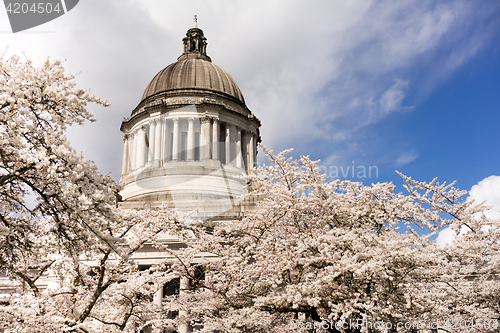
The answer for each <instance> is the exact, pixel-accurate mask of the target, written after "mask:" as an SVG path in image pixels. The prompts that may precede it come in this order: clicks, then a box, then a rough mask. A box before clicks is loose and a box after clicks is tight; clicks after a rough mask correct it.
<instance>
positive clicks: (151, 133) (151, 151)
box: [148, 120, 156, 162]
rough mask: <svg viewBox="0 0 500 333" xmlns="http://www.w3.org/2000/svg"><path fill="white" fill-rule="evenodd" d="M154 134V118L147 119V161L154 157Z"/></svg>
mask: <svg viewBox="0 0 500 333" xmlns="http://www.w3.org/2000/svg"><path fill="white" fill-rule="evenodd" d="M155 134H156V123H155V121H154V120H150V121H149V140H148V142H149V149H148V162H152V161H154V159H155V142H156V140H155Z"/></svg>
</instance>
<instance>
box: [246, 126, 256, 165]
mask: <svg viewBox="0 0 500 333" xmlns="http://www.w3.org/2000/svg"><path fill="white" fill-rule="evenodd" d="M253 146H254V136H253V133H252V132H250V133H248V149H247V151H248V171H250V170H252V169H253V166H254V151H255V149H254V148H253Z"/></svg>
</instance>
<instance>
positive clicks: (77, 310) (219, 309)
mask: <svg viewBox="0 0 500 333" xmlns="http://www.w3.org/2000/svg"><path fill="white" fill-rule="evenodd" d="M88 103H96V104H101V105H107V102H105V101H103V100H101V99H99V98H96V97H94V96H91V95H89V94H88V92H86V91H83V90H80V89H76V88H75V83H74V77H73V76H71V75H66V74H64V70H63V67H62V65H61V63H60V62H57V61H55V62H51V61H49V60H47V61H46V62H45V63H44V64H43V65H42V66H41V67H38V68H37V67H35V66H33V64H32V63H31V62H30V61H29V60H27V61H21V60H20V59H19V58H18V57H15V56H14V57H11V58H10V59H4V57H3V56H2V57H1V58H0V111H1V112H0V198H1V200H0V281H1V282H0V283H4V282H5V281H7V282H8V283H7V284H6V285H3V286H2V287H4V288H5V287H6V286H7V287H8V288H9V290H10V295H9V297H7V298H1V299H0V330H1V329H3V328H5V329H11V330H13V331H14V332H48V331H55V332H121V331H125V332H136V331H137V330H140V329H142V328H147V329H153V330H158V331H161V330H163V329H166V328H170V329H179V327H181V326H182V325H186V323H188V322H189V323H190V324H191V325H192V326H194V327H196V328H197V329H198V330H199V331H200V332H287V331H291V332H298V331H309V332H314V331H316V332H321V331H325V330H326V331H329V332H415V331H416V330H415V329H412V328H411V326H413V327H415V325H414V323H419V324H424V325H429V324H435V323H437V322H438V321H439V326H440V327H441V328H447V326H446V325H447V324H448V325H457V324H458V325H460V326H459V327H458V328H459V330H458V331H461V332H469V331H470V332H472V331H476V330H479V331H482V332H488V331H490V332H494V331H496V330H497V328H498V324H496V326H495V323H496V322H495V321H494V320H498V319H499V311H500V307H499V304H500V302H499V299H498V295H499V292H500V287H499V283H498V278H497V272H498V270H499V267H498V266H499V244H500V243H499V225H498V221H493V220H489V219H487V218H486V217H485V215H484V214H483V213H482V211H483V210H484V209H485V207H483V206H482V205H476V204H475V203H473V202H470V201H467V200H464V199H463V198H464V195H465V194H466V192H465V191H460V190H458V189H456V188H454V184H453V183H452V184H450V185H446V184H439V183H438V182H437V181H436V180H434V181H432V182H430V183H425V182H417V181H414V180H412V179H411V178H409V177H406V176H404V175H401V176H402V177H403V179H404V181H405V184H406V189H407V190H408V195H403V194H400V193H395V192H394V185H392V184H388V183H379V184H372V185H371V186H367V185H363V184H361V183H357V182H350V181H340V180H335V181H333V182H327V181H326V179H325V176H324V175H323V174H321V172H320V170H319V168H318V165H317V164H318V162H317V161H316V162H315V161H311V160H310V159H309V158H308V157H305V156H302V157H301V158H300V159H299V160H293V159H291V158H286V153H287V151H285V152H282V153H280V154H278V155H273V154H272V152H271V151H267V150H266V149H265V148H263V149H264V151H265V153H266V154H267V156H268V157H269V159H270V161H271V165H270V166H262V167H259V168H257V169H256V170H254V172H253V173H252V174H251V175H249V177H248V178H249V179H248V180H249V181H250V182H251V184H252V188H253V191H252V192H251V193H250V195H251V196H255V197H257V198H258V199H259V200H258V203H257V206H256V208H255V209H254V210H252V211H250V212H248V213H247V216H246V217H245V218H243V220H241V221H231V222H220V223H217V224H213V223H208V222H197V223H185V222H186V221H185V219H181V217H180V216H179V214H177V213H176V212H175V211H172V210H169V209H167V208H166V207H160V208H158V209H154V210H142V211H137V210H122V209H118V208H116V203H115V200H116V199H115V195H116V193H117V191H118V190H119V187H118V186H117V185H116V184H115V183H114V182H113V181H112V180H111V179H110V178H109V177H107V176H103V175H101V174H100V173H99V172H98V171H97V168H96V166H95V165H94V164H93V163H92V162H90V161H86V160H84V159H83V157H81V156H78V155H77V154H76V152H75V151H74V150H73V149H72V148H71V147H70V146H69V143H68V141H67V140H66V138H65V137H64V132H65V130H66V129H67V127H68V126H70V125H72V124H82V123H83V122H84V121H86V120H90V121H93V116H92V115H91V114H90V113H89V112H88V111H87V110H86V106H87V104H88ZM181 221H183V223H181ZM448 226H449V227H451V228H453V229H454V230H456V232H457V238H456V240H455V241H454V243H453V244H452V245H450V246H447V247H444V248H440V247H438V246H437V245H436V244H435V243H434V242H433V241H432V240H431V239H432V236H433V235H434V234H435V233H436V232H438V231H439V230H441V229H442V228H445V227H448ZM419 228H422V229H426V230H428V231H429V232H428V233H424V234H423V235H422V232H419V230H418V229H419ZM167 234H170V235H175V236H176V237H177V238H178V242H179V244H184V246H183V247H181V248H179V249H173V248H172V247H170V246H169V244H167V243H166V242H165V237H166V235H167ZM146 247H149V248H156V250H157V251H159V252H161V253H166V254H168V256H166V257H167V259H166V260H164V261H163V262H160V263H158V264H157V265H153V266H152V267H149V268H148V267H141V266H139V265H138V264H137V262H139V261H138V258H140V256H141V255H144V253H142V254H141V251H145V248H146ZM2 275H3V276H4V278H2ZM179 280H180V281H181V283H180V288H181V292H180V294H178V295H177V294H175V295H165V297H164V298H163V300H162V301H161V300H160V302H159V300H158V299H156V300H155V301H154V302H153V299H154V295H155V294H157V292H158V290H160V289H163V286H164V285H165V284H167V285H171V286H172V285H174V284H176V283H177V281H179ZM188 282H189V283H188ZM159 303H161V304H159ZM160 305H161V306H160ZM176 313H177V314H178V315H177V316H175V315H174V314H176ZM488 320H490V322H489V324H490V325H489V327H486V328H485V327H484V324H486V322H487V321H488ZM491 320H493V321H491ZM361 321H363V324H361V325H360V326H359V327H357V326H356V325H354V326H353V325H352V324H351V325H348V326H347V327H346V326H345V325H344V324H345V323H349V322H350V323H354V324H358V323H360V322H361ZM335 323H340V324H341V325H340V326H335ZM377 323H378V326H377ZM380 323H384V324H385V325H383V326H380ZM398 323H402V324H403V326H402V327H400V326H397V325H398ZM406 323H410V328H409V327H405V326H404V324H406ZM464 323H465V324H467V327H462V326H463V324H464ZM389 324H390V326H391V328H390V329H389V326H388V325H389ZM412 324H413V325H412ZM311 325H313V326H311ZM314 325H316V326H315V327H316V328H314ZM481 325H482V326H481ZM370 326H371V327H370ZM321 327H323V328H321ZM426 328H427V326H426ZM447 330H448V331H452V330H453V329H452V328H451V327H448V328H447ZM454 331H457V330H454Z"/></svg>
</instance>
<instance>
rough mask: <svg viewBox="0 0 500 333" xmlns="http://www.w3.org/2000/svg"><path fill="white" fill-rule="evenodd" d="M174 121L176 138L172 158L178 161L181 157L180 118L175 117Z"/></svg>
mask: <svg viewBox="0 0 500 333" xmlns="http://www.w3.org/2000/svg"><path fill="white" fill-rule="evenodd" d="M172 121H173V122H174V135H173V136H174V138H173V140H172V141H173V143H172V160H175V161H177V160H178V159H179V157H178V155H179V118H173V119H172Z"/></svg>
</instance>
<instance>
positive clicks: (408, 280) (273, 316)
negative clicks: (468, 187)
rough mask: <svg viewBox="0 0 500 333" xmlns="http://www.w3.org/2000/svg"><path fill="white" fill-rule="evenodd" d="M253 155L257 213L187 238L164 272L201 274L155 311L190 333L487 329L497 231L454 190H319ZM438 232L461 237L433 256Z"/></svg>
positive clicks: (313, 180) (315, 180) (314, 175)
mask: <svg viewBox="0 0 500 333" xmlns="http://www.w3.org/2000/svg"><path fill="white" fill-rule="evenodd" d="M264 150H265V148H264ZM265 152H266V154H267V155H268V157H269V159H270V161H271V162H272V165H271V166H263V167H260V168H258V169H257V170H256V172H255V173H253V174H252V175H250V177H249V178H250V180H251V181H252V183H253V185H254V188H256V189H255V190H254V192H253V193H252V195H255V196H259V197H260V201H259V203H258V207H257V208H256V209H255V210H254V211H252V212H250V213H249V214H248V216H247V217H246V218H244V219H243V220H242V221H234V222H228V223H221V224H219V225H217V226H216V227H215V230H214V231H213V233H212V232H206V231H204V229H203V228H200V227H199V226H197V227H195V228H193V232H196V234H197V240H198V241H197V242H195V243H189V248H187V249H186V250H184V253H179V254H178V257H179V260H180V261H177V262H175V261H174V262H172V267H173V269H174V270H176V271H177V272H178V274H183V275H184V276H187V277H189V278H191V279H192V280H193V279H194V275H193V274H194V271H193V267H197V266H198V267H199V265H200V262H201V263H202V268H203V272H204V279H203V280H202V281H197V283H194V284H193V287H192V288H191V289H190V290H186V291H185V292H184V293H183V295H181V296H182V297H181V298H178V299H169V300H168V301H167V302H178V304H179V305H178V306H179V308H180V309H182V308H183V309H184V310H185V311H188V310H189V318H191V320H192V321H193V322H198V323H204V330H202V332H213V331H215V330H217V331H218V332H263V331H265V332H286V331H294V332H296V331H297V330H296V329H298V328H299V324H301V326H300V327H302V328H307V325H308V324H309V325H310V326H309V327H314V322H315V323H316V326H315V327H316V328H317V329H318V331H321V330H320V329H319V328H320V327H323V328H327V330H328V331H330V332H368V331H369V332H383V331H391V330H384V329H380V327H382V328H388V327H392V328H393V329H394V330H393V331H394V332H396V331H398V332H400V331H405V332H412V330H411V329H408V325H409V324H407V323H410V324H411V326H412V327H413V328H416V327H418V325H421V324H423V325H426V326H425V327H426V328H428V327H429V325H430V327H431V328H432V327H435V326H436V323H439V326H440V327H443V328H445V327H446V325H447V324H446V323H448V324H449V325H450V326H451V325H453V324H457V323H458V324H459V325H460V323H461V325H462V326H463V324H464V323H467V325H469V329H470V331H474V330H477V329H479V328H480V327H481V326H480V325H482V323H484V321H485V320H486V321H487V320H495V319H498V296H496V295H497V294H496V293H497V292H498V287H499V284H498V278H497V276H496V274H495V273H496V272H497V271H498V262H499V261H498V244H499V242H498V230H499V229H498V222H497V221H496V222H495V221H488V220H487V219H486V218H485V217H484V216H483V215H481V216H478V214H480V212H481V211H482V210H483V209H484V207H482V206H481V205H475V204H474V203H473V202H470V201H466V200H463V196H464V195H465V194H466V193H467V192H466V191H460V190H457V189H456V188H454V187H453V184H450V185H446V184H439V183H438V182H437V181H436V180H434V181H432V182H431V183H425V182H416V181H413V180H412V179H411V178H409V177H406V176H403V175H401V176H402V177H403V179H404V181H405V183H406V188H407V190H408V192H409V195H403V194H397V193H394V185H392V184H388V183H379V184H372V185H371V186H365V185H363V184H361V183H357V182H351V181H341V180H335V181H333V182H326V181H325V176H324V175H322V174H321V173H320V171H319V168H318V166H317V163H318V162H317V161H316V162H314V161H311V160H310V159H309V158H308V157H305V156H302V157H301V158H300V159H299V160H292V159H291V158H288V159H287V158H286V157H285V154H286V153H287V152H282V153H280V154H278V155H277V156H274V155H273V154H272V152H270V151H267V150H265ZM485 225H487V226H488V227H487V228H485V227H484V226H485ZM446 226H451V227H452V228H455V229H456V230H459V229H460V228H463V227H464V226H465V228H468V229H469V230H470V232H467V233H465V234H464V235H463V236H462V237H459V238H458V239H457V240H456V241H455V243H454V244H453V246H450V247H447V248H440V247H438V246H437V245H436V244H435V243H434V242H433V241H432V240H430V238H431V237H432V235H434V234H435V232H437V231H438V230H440V229H442V228H444V227H446ZM419 228H424V229H427V230H429V231H430V232H427V233H424V234H423V235H422V232H420V233H419V232H418V229H419ZM196 253H211V254H215V255H216V258H213V257H212V258H210V259H205V260H203V256H199V255H198V256H197V255H196ZM198 269H199V268H198ZM194 280H195V279H194ZM183 304H189V306H186V305H184V307H183ZM171 306H172V305H171ZM361 322H363V324H361ZM335 323H338V324H337V327H336V326H335ZM344 323H360V325H359V326H357V327H356V325H351V326H349V327H348V328H347V329H345V328H346V327H347V326H346V324H344ZM375 323H378V324H381V323H385V326H384V325H383V326H380V325H378V326H377V327H376V328H375V327H373V326H372V325H374V324H375ZM398 323H400V324H399V325H400V326H398ZM405 324H407V327H406V329H405V328H404V325H405ZM311 325H313V326H311ZM342 325H343V326H344V328H342ZM375 325H377V324H375ZM491 325H493V326H495V322H491ZM493 326H492V328H491V331H495V328H497V327H498V325H497V326H495V327H493ZM370 327H371V328H372V329H371V330H370V329H368V328H370ZM398 327H399V328H400V329H397V328H398ZM459 328H461V327H460V326H459ZM310 331H313V330H310ZM415 331H416V330H415ZM460 331H462V332H465V331H467V329H461V330H460ZM481 331H483V332H484V331H488V330H487V329H481Z"/></svg>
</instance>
